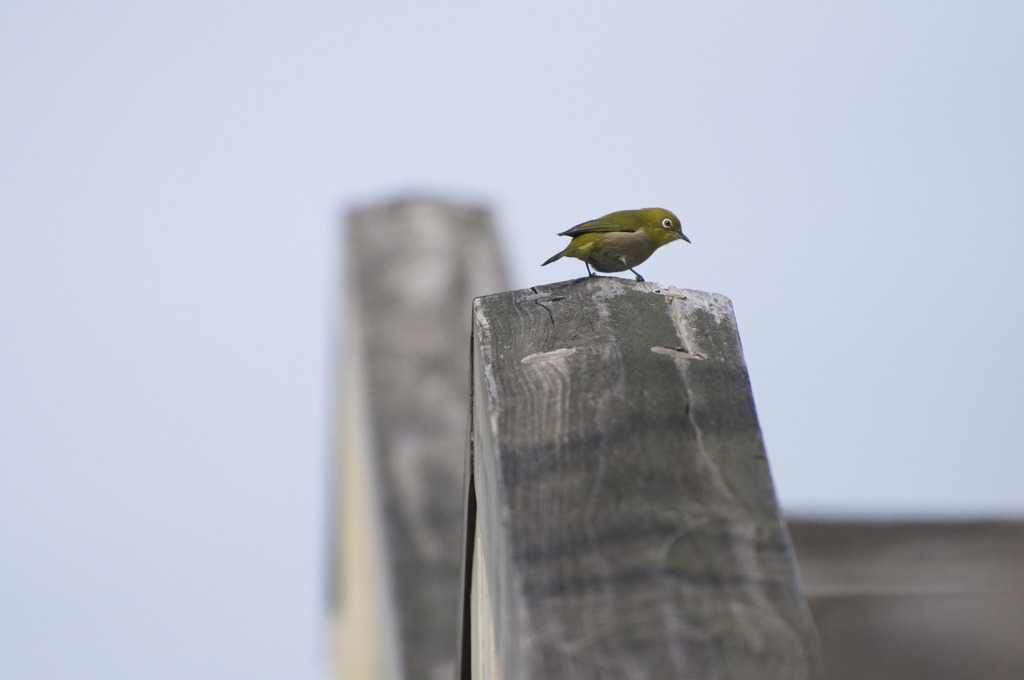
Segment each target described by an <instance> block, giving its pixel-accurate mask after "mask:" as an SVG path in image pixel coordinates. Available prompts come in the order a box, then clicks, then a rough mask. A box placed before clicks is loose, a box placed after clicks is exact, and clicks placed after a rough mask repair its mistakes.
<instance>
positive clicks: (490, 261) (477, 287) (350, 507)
mask: <svg viewBox="0 0 1024 680" xmlns="http://www.w3.org/2000/svg"><path fill="white" fill-rule="evenodd" d="M348 221H349V224H348V228H347V230H346V245H347V248H346V249H347V253H346V254H347V258H346V259H347V282H346V284H347V285H346V289H345V293H346V299H345V303H346V304H345V312H344V317H343V331H344V343H343V344H344V354H343V356H342V359H341V361H340V362H339V363H340V367H339V368H340V373H341V376H340V377H341V379H342V383H341V389H340V390H339V392H340V393H341V395H340V396H341V398H340V406H341V414H340V416H341V417H340V418H339V419H338V420H339V422H340V431H339V435H338V451H337V459H336V460H337V466H336V470H335V475H336V477H335V481H334V488H335V489H336V502H335V510H334V512H335V515H334V528H333V543H334V546H333V547H334V550H333V552H334V563H335V564H334V567H333V568H332V569H331V572H330V579H331V585H332V599H333V602H332V604H333V607H332V622H333V626H332V628H333V631H332V638H333V639H332V647H333V650H334V653H335V665H336V667H337V669H338V670H339V672H340V675H341V677H344V678H345V680H441V679H443V680H450V679H451V677H452V675H453V674H454V672H455V654H456V651H457V632H458V601H459V593H460V591H461V587H462V584H461V553H460V546H461V543H462V536H461V532H462V517H463V508H462V502H463V498H462V495H463V494H462V486H463V470H464V456H465V454H464V451H465V438H466V411H467V404H468V402H469V366H468V365H467V362H466V357H467V356H468V354H469V333H468V332H467V328H466V322H467V321H468V319H469V316H470V313H469V310H470V304H471V300H472V299H473V298H474V297H475V296H478V295H483V294H485V293H491V292H494V291H498V290H503V289H504V288H505V287H506V283H505V275H504V267H503V264H502V261H501V258H500V253H499V250H498V245H497V238H496V234H495V230H494V228H493V225H492V222H491V218H490V215H489V213H488V212H487V211H485V210H483V209H480V208H476V207H467V206H463V205H453V204H446V203H439V202H435V201H425V200H410V201H400V202H396V203H393V204H390V205H381V206H374V207H370V208H365V209H359V210H355V211H353V212H352V213H351V215H350V216H349V220H348Z"/></svg>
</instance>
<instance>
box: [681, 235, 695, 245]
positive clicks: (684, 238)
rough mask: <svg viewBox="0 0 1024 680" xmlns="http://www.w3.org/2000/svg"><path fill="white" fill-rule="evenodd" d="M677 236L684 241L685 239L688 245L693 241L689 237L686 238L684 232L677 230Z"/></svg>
mask: <svg viewBox="0 0 1024 680" xmlns="http://www.w3.org/2000/svg"><path fill="white" fill-rule="evenodd" d="M679 238H681V239H683V240H684V241H686V242H687V243H689V244H690V245H693V243H692V242H691V241H690V239H688V238H686V234H684V233H683V232H679Z"/></svg>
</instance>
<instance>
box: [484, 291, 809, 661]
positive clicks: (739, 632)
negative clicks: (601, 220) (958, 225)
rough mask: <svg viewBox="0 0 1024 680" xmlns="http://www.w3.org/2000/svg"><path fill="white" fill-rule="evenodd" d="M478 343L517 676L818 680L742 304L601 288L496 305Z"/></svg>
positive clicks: (492, 543)
mask: <svg viewBox="0 0 1024 680" xmlns="http://www.w3.org/2000/svg"><path fill="white" fill-rule="evenodd" d="M474 338H475V341H474V342H475V353H474V359H475V364H474V403H475V406H474V425H473V429H474V438H475V441H476V444H475V447H476V448H475V469H476V488H477V498H478V516H479V521H480V525H481V538H482V541H483V552H484V554H485V555H486V556H487V557H486V559H488V560H491V561H492V562H493V563H494V564H493V565H492V568H493V569H494V570H495V571H494V573H493V575H492V576H491V577H490V578H489V579H488V580H489V583H490V584H492V587H493V588H494V589H495V592H494V593H492V596H493V598H494V602H495V605H494V607H495V608H496V611H497V612H498V613H497V614H496V621H495V628H496V630H497V635H498V639H499V640H503V641H504V643H506V644H507V647H506V650H505V653H504V656H503V657H502V659H501V661H500V665H501V668H502V669H503V671H504V673H505V674H504V675H503V677H505V678H520V677H523V678H526V677H529V678H577V677H578V678H644V679H647V680H653V679H654V678H678V677H694V678H697V677H699V678H723V679H725V678H759V679H763V678H778V679H780V680H782V679H785V680H799V679H800V678H809V677H814V674H815V667H816V663H817V655H818V653H819V652H818V641H817V634H816V631H815V630H814V625H813V622H812V620H811V618H810V612H809V609H808V607H807V603H806V600H805V599H804V597H803V594H802V592H801V589H800V585H799V581H798V578H797V573H796V568H795V562H794V559H793V554H792V548H791V546H790V542H789V538H788V535H787V533H786V530H785V525H784V524H783V523H782V521H781V518H780V514H779V509H778V505H777V502H776V498H775V493H774V489H773V487H772V483H771V476H770V473H769V470H768V463H767V459H766V456H765V451H764V446H763V443H762V440H761V434H760V428H759V426H758V422H757V415H756V412H755V410H754V403H753V398H752V395H751V391H750V385H749V381H748V378H747V373H746V366H745V364H744V361H743V355H742V349H741V347H740V340H739V334H738V332H737V330H736V323H735V319H734V316H733V311H732V305H731V303H730V301H729V300H728V298H726V297H724V296H721V295H717V294H713V293H704V292H700V291H691V290H680V289H674V288H666V287H663V286H659V285H658V284H655V283H635V282H632V281H628V280H623V279H618V278H604V277H594V278H585V279H579V280H575V281H567V282H562V283H556V284H551V285H546V286H537V287H534V288H529V289H524V290H517V291H510V292H506V293H499V294H496V295H490V296H487V297H483V298H478V299H477V300H476V301H475V304H474ZM499 656H502V654H501V653H500V652H499Z"/></svg>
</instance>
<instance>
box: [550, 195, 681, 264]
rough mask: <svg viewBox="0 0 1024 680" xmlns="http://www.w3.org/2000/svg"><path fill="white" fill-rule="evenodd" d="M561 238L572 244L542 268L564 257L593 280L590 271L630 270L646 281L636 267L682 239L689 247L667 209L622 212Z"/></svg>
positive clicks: (556, 254) (568, 230)
mask: <svg viewBox="0 0 1024 680" xmlns="http://www.w3.org/2000/svg"><path fill="white" fill-rule="evenodd" d="M558 235H559V236H570V237H572V241H569V245H567V246H566V247H565V249H564V250H562V251H561V252H559V253H555V254H554V255H552V256H551V257H549V258H548V259H547V260H545V261H544V264H542V265H541V266H542V267H543V266H544V265H548V264H551V263H552V262H554V261H555V260H558V259H561V258H563V257H575V258H576V259H578V260H583V263H584V264H585V265H587V274H589V275H590V276H596V275H595V274H594V272H592V271H591V270H590V268H591V267H593V268H594V269H596V270H597V271H599V272H623V271H626V270H627V269H628V270H629V271H631V272H633V273H634V274H636V280H637V281H643V280H644V277H642V276H640V273H639V272H637V270H635V269H633V267H635V266H637V265H638V264H640V263H642V262H644V261H645V260H646V259H647V258H649V257H650V256H651V254H652V253H653V252H654V251H655V250H657V249H658V248H660V247H662V246H663V245H666V244H668V243H672V242H673V241H678V240H680V239H681V240H683V241H686V242H687V243H690V239H688V238H687V237H686V234H684V233H683V229H682V226H680V224H679V218H678V217H676V216H675V214H674V213H672V212H671V211H669V210H665V209H664V208H641V209H639V210H619V211H618V212H613V213H608V214H607V215H605V216H604V217H598V218H597V219H596V220H590V221H589V222H583V223H581V224H577V225H576V226H575V227H572V228H571V229H566V230H565V231H563V232H561V233H560V234H558Z"/></svg>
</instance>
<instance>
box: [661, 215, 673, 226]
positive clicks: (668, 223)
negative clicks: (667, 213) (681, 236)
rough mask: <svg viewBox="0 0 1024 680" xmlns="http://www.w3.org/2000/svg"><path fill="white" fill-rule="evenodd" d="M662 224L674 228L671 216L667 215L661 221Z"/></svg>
mask: <svg viewBox="0 0 1024 680" xmlns="http://www.w3.org/2000/svg"><path fill="white" fill-rule="evenodd" d="M661 226H663V227H665V228H666V229H671V228H672V220H670V219H669V218H667V217H666V218H665V219H663V220H662V221H661Z"/></svg>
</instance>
